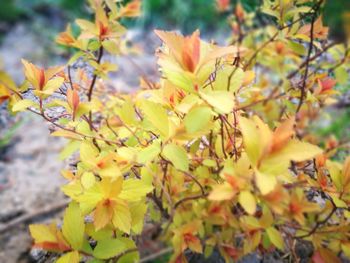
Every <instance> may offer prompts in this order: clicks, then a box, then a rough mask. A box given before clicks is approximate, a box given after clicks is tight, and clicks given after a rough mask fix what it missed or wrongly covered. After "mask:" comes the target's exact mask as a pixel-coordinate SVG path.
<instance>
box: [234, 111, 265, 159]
mask: <svg viewBox="0 0 350 263" xmlns="http://www.w3.org/2000/svg"><path fill="white" fill-rule="evenodd" d="M239 126H240V128H241V132H242V135H243V143H244V148H245V151H246V152H247V155H248V157H249V160H250V161H251V163H252V165H254V166H257V163H258V160H259V159H260V157H261V155H262V150H263V149H262V145H261V141H260V139H261V137H260V133H259V131H258V129H257V128H256V124H255V123H254V122H253V121H251V120H249V119H247V118H243V117H240V118H239Z"/></svg>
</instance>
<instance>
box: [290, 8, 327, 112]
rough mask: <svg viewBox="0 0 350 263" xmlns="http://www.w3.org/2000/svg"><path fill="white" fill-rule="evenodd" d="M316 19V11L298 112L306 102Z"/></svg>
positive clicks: (312, 20)
mask: <svg viewBox="0 0 350 263" xmlns="http://www.w3.org/2000/svg"><path fill="white" fill-rule="evenodd" d="M320 3H322V1H320ZM319 5H320V4H319ZM317 9H318V8H317ZM317 9H316V10H317ZM316 10H315V11H316ZM315 19H316V12H315V14H314V15H313V16H312V18H311V29H310V44H309V51H308V53H307V57H306V65H305V73H304V78H303V84H302V86H301V88H300V89H301V94H300V99H299V104H298V107H297V110H296V113H298V112H299V111H300V109H301V106H302V105H303V102H304V98H305V95H306V80H307V76H308V72H309V64H310V57H311V53H312V49H313V46H314V24H315Z"/></svg>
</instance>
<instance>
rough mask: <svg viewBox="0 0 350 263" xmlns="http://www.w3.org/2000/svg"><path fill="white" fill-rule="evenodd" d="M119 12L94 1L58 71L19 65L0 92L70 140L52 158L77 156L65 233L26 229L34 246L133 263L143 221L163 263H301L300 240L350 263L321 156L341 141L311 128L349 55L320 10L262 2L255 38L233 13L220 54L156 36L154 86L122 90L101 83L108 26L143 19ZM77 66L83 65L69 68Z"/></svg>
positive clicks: (73, 257)
mask: <svg viewBox="0 0 350 263" xmlns="http://www.w3.org/2000/svg"><path fill="white" fill-rule="evenodd" d="M115 2H116V1H113V0H98V1H92V0H91V1H89V3H90V6H91V9H92V10H94V12H95V14H96V15H95V21H94V22H90V21H87V20H82V19H78V20H76V24H77V25H78V26H79V28H80V32H79V33H78V34H77V35H75V34H73V33H72V31H71V27H70V26H68V27H67V30H66V31H65V32H63V33H61V34H60V35H59V36H58V38H57V42H58V43H59V44H61V45H65V46H69V47H72V48H75V49H76V50H77V52H76V54H75V55H74V56H73V57H72V58H71V59H70V61H69V62H68V64H67V65H65V66H64V67H61V66H60V67H54V68H49V69H43V68H40V67H37V66H35V65H33V64H31V63H30V62H27V61H23V65H24V72H25V76H26V82H25V83H24V84H23V85H22V86H21V87H14V86H12V85H5V86H4V88H3V90H2V91H1V92H2V93H1V94H0V96H2V97H4V99H10V100H11V101H10V103H9V109H10V110H12V111H14V112H17V111H24V110H29V111H30V112H33V113H34V114H37V115H40V116H42V117H43V118H44V119H45V120H46V121H48V122H49V123H51V124H52V125H53V126H55V127H56V129H55V131H54V132H53V133H52V135H53V136H60V137H65V138H67V139H68V143H67V146H66V148H65V149H64V150H63V152H62V154H61V157H62V158H68V157H69V156H71V155H72V154H73V155H74V153H75V152H78V153H79V154H77V155H75V156H76V163H75V166H74V167H76V168H72V169H71V170H64V171H62V175H63V176H64V177H65V178H66V179H67V184H66V185H64V186H63V187H62V191H63V192H64V193H65V194H66V195H67V196H69V197H70V198H71V203H70V205H69V206H68V208H67V209H66V212H65V215H64V219H63V225H62V227H58V226H57V225H56V224H54V223H53V224H51V225H49V226H47V225H42V224H36V225H31V226H30V231H31V234H32V236H33V238H34V246H35V247H39V248H43V249H46V250H49V251H53V252H58V253H61V254H63V255H62V256H61V257H60V259H59V260H58V262H60V263H62V262H71V263H74V262H80V260H89V262H108V261H114V262H134V261H136V262H137V261H139V254H138V251H137V248H136V247H137V242H135V241H136V240H137V236H138V235H141V234H142V233H143V225H144V221H145V219H144V218H145V215H146V214H147V217H146V220H147V222H148V223H153V224H152V225H153V226H154V227H155V229H158V230H159V231H158V232H157V235H156V236H158V237H161V239H162V240H163V241H164V242H166V243H169V244H170V245H171V246H172V247H173V251H174V253H173V256H172V258H171V261H172V262H186V261H187V259H186V253H188V252H191V253H204V255H206V256H208V255H210V254H211V253H212V252H213V250H214V249H216V250H218V251H219V252H220V254H221V255H222V257H223V258H224V259H225V261H226V262H231V261H232V260H237V259H239V258H241V257H243V256H244V255H246V254H248V253H251V252H258V253H262V254H264V253H268V252H269V251H274V250H278V251H280V252H281V253H282V252H287V253H288V254H287V255H289V257H291V259H292V260H293V259H294V260H297V259H296V258H295V257H296V256H297V255H296V253H295V244H296V242H298V241H300V240H308V241H310V242H311V243H312V244H313V247H314V254H313V261H315V262H339V258H338V255H342V256H345V257H349V256H350V240H349V234H348V233H349V217H350V214H349V202H350V194H349V187H350V157H347V158H346V160H345V161H344V163H340V162H337V161H334V160H332V157H333V156H334V155H335V154H336V152H337V150H338V148H339V147H345V146H346V145H347V142H344V141H343V142H337V141H333V142H332V143H327V144H324V145H323V146H324V149H321V148H320V147H319V146H316V144H319V145H321V144H322V141H319V138H318V137H317V136H315V135H314V134H310V133H309V132H308V130H307V129H306V128H307V126H308V125H309V123H310V122H311V121H312V120H314V119H315V117H316V116H319V114H320V112H322V109H323V108H324V107H325V106H327V105H330V104H334V103H336V99H335V95H336V94H337V93H338V92H337V91H336V89H335V88H334V87H335V85H344V83H347V82H348V77H347V72H348V69H349V56H348V45H346V44H344V43H337V42H332V41H329V40H328V39H327V33H328V28H327V27H325V26H324V25H323V22H322V16H321V14H322V4H323V1H322V0H320V1H316V2H314V1H305V0H300V1H290V0H285V1H270V0H265V1H264V3H263V5H262V6H261V10H260V12H263V13H265V14H267V15H268V16H271V17H272V18H273V19H271V21H275V22H274V23H269V24H266V25H264V27H263V28H262V27H257V25H256V24H255V22H254V21H256V20H255V18H254V16H255V14H254V13H250V12H247V11H246V10H245V9H244V8H243V7H242V6H241V5H240V4H238V5H236V6H235V7H234V11H233V13H234V14H235V15H234V16H233V17H232V18H231V20H230V23H231V26H232V31H233V35H232V38H231V42H232V45H229V46H226V47H220V46H217V45H215V44H211V43H207V42H205V41H202V40H201V39H200V34H199V31H195V32H194V33H192V34H191V35H189V36H186V37H184V36H182V35H179V34H176V33H173V32H165V31H160V30H157V31H155V33H156V34H157V36H158V37H159V38H160V39H161V40H162V42H163V46H162V47H161V48H160V49H159V50H158V52H157V56H158V64H159V67H160V71H161V75H162V78H161V80H160V81H159V82H157V83H152V82H150V81H149V80H148V79H147V78H145V77H142V78H141V79H140V86H141V89H140V90H139V91H137V92H134V93H132V94H116V93H115V92H113V91H111V90H109V87H108V86H107V85H106V84H105V82H104V80H105V79H106V78H107V77H108V73H109V72H111V71H114V70H116V69H117V67H116V66H115V65H113V64H111V63H110V62H108V61H107V60H104V59H103V55H104V54H106V53H109V54H111V55H119V54H121V53H124V52H127V45H125V43H124V40H123V37H122V36H123V34H124V33H125V31H126V29H125V28H124V27H123V26H122V25H121V24H120V23H119V21H120V19H122V18H124V17H134V16H137V15H139V8H140V2H139V1H136V0H135V1H132V2H130V3H129V4H127V5H125V6H122V5H121V4H120V2H119V1H117V2H116V3H115ZM218 2H220V3H218V4H221V7H222V8H223V9H227V8H228V9H229V8H232V6H230V5H229V4H227V1H226V2H225V1H218ZM310 19H311V21H310ZM76 60H82V61H84V62H85V63H86V64H85V66H83V67H80V68H79V67H78V68H75V69H74V70H73V67H72V65H73V64H74V62H75V61H76ZM87 64H88V66H87ZM339 69H341V70H339ZM342 83H343V84H342ZM3 94H4V95H3ZM29 94H31V96H29ZM54 112H56V115H55V114H53V113H54ZM57 112H60V113H59V114H57ZM318 195H321V197H323V198H321V201H320V199H319V198H317V196H318ZM159 226H160V228H159Z"/></svg>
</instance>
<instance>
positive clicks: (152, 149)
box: [136, 141, 160, 164]
mask: <svg viewBox="0 0 350 263" xmlns="http://www.w3.org/2000/svg"><path fill="white" fill-rule="evenodd" d="M159 153H160V143H159V142H158V141H155V142H153V143H152V144H151V145H149V146H147V147H146V148H143V149H142V150H141V151H140V152H139V153H138V154H137V158H136V159H137V162H138V163H142V164H146V163H148V162H149V161H152V160H153V159H154V158H156V157H157V155H158V154H159Z"/></svg>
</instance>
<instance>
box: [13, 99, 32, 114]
mask: <svg viewBox="0 0 350 263" xmlns="http://www.w3.org/2000/svg"><path fill="white" fill-rule="evenodd" d="M35 104H36V103H35V102H34V101H31V100H27V99H24V100H20V101H18V102H16V103H15V104H14V105H13V107H12V111H14V112H17V111H23V110H25V109H27V108H29V107H31V106H34V105H35Z"/></svg>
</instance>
